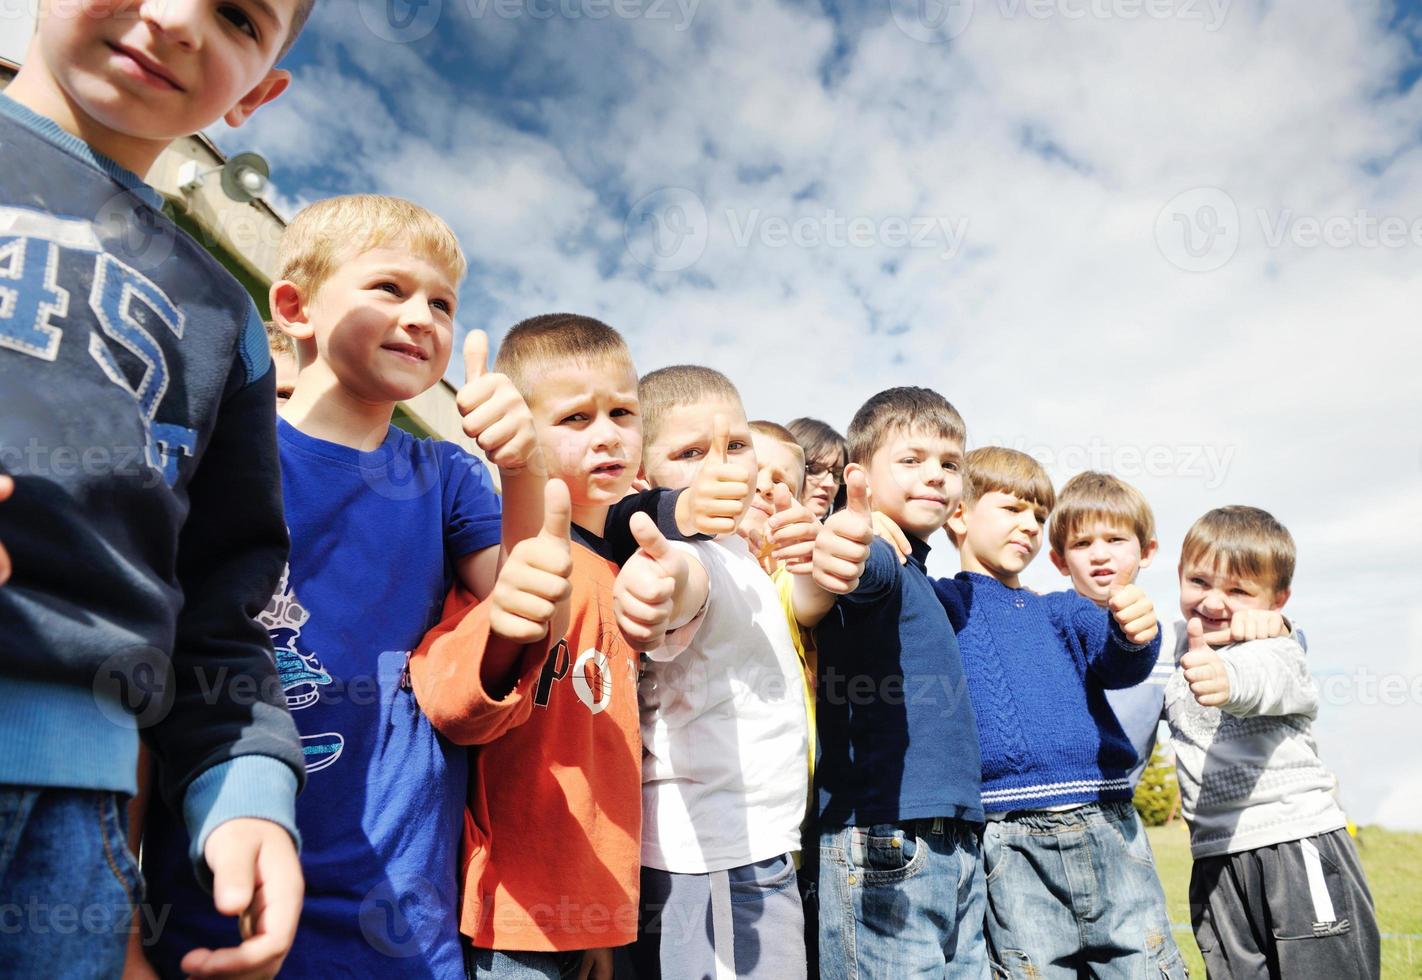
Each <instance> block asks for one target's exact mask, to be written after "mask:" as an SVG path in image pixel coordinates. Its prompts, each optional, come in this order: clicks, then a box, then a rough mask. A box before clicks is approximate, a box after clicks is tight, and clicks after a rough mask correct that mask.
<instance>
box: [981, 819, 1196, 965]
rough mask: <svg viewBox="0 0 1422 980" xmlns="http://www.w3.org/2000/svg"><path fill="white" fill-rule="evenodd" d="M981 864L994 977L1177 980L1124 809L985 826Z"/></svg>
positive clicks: (1135, 829) (1151, 877) (1148, 873)
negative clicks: (984, 873) (1162, 979)
mask: <svg viewBox="0 0 1422 980" xmlns="http://www.w3.org/2000/svg"><path fill="white" fill-rule="evenodd" d="M983 861H984V864H985V865H986V867H987V891H988V917H987V936H988V945H989V947H990V948H991V950H992V954H993V959H994V961H995V965H996V967H997V969H998V970H999V971H1000V975H1001V976H1003V977H1033V978H1041V980H1052V978H1062V980H1065V978H1070V980H1076V978H1077V977H1079V976H1090V977H1099V978H1118V977H1119V978H1122V980H1127V978H1129V980H1137V978H1141V977H1152V978H1160V977H1169V978H1171V980H1184V978H1185V967H1184V965H1183V963H1182V961H1181V959H1180V950H1179V948H1178V947H1177V946H1176V945H1175V939H1174V938H1173V937H1172V936H1171V933H1170V916H1169V914H1168V913H1167V912H1166V909H1165V893H1164V892H1163V891H1161V888H1160V879H1159V877H1157V875H1156V873H1155V858H1154V857H1153V856H1152V854H1151V850H1150V841H1149V840H1147V839H1146V834H1145V828H1144V827H1143V826H1142V825H1141V821H1140V817H1138V816H1137V815H1136V810H1135V807H1133V806H1132V805H1131V804H1130V803H1129V802H1125V801H1121V802H1115V803H1099V804H1098V803H1089V804H1087V805H1085V806H1080V807H1076V808H1075V809H1071V810H1063V811H1060V812H1056V813H1053V812H1050V811H1045V810H1023V811H1019V812H1016V813H1012V814H1009V815H1008V816H1007V817H1006V818H1005V819H1002V820H994V821H990V822H989V823H988V825H987V829H986V830H985V831H984V832H983Z"/></svg>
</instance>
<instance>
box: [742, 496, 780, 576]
mask: <svg viewBox="0 0 1422 980" xmlns="http://www.w3.org/2000/svg"><path fill="white" fill-rule="evenodd" d="M769 521H770V518H769V517H767V516H766V514H765V512H764V511H763V510H760V509H759V508H757V507H752V508H751V509H750V510H748V511H746V516H745V517H742V518H741V523H740V524H738V525H736V533H737V534H739V535H740V536H741V537H742V538H744V539H745V542H746V547H747V548H748V549H750V553H751V556H752V557H753V558H755V560H756V561H758V562H759V563H760V567H761V568H762V569H764V570H765V573H766V574H767V575H769V574H771V573H772V572H774V571H775V562H774V561H773V560H772V559H771V557H770V547H771V544H770V528H769V527H768V526H767V525H768V522H769Z"/></svg>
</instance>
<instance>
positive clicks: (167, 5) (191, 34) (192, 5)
mask: <svg viewBox="0 0 1422 980" xmlns="http://www.w3.org/2000/svg"><path fill="white" fill-rule="evenodd" d="M206 6H207V4H206V3H204V2H203V0H143V3H142V4H140V6H139V9H138V15H139V16H140V17H142V18H143V20H144V22H146V23H147V24H148V27H149V30H151V31H153V33H154V34H157V35H158V36H159V37H160V38H161V39H162V40H164V41H166V42H167V43H168V44H175V45H177V46H179V47H183V48H194V49H195V48H197V47H198V46H199V43H200V40H201V38H202V30H201V27H200V19H201V17H202V16H203V15H204V14H205V13H206V10H205V8H206Z"/></svg>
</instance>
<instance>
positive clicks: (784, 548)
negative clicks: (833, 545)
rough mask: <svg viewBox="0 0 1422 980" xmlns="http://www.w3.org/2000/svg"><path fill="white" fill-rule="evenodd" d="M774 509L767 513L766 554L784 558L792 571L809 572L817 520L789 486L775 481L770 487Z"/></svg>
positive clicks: (799, 573) (810, 571)
mask: <svg viewBox="0 0 1422 980" xmlns="http://www.w3.org/2000/svg"><path fill="white" fill-rule="evenodd" d="M770 502H771V504H772V506H774V508H775V513H774V514H771V515H770V519H769V521H767V528H768V530H769V532H770V549H771V550H770V557H771V558H773V559H774V560H775V561H777V562H784V563H785V569H786V571H788V572H790V573H791V574H793V575H809V574H811V573H812V572H813V571H814V558H815V539H816V538H818V537H819V534H820V522H819V521H818V520H816V519H815V515H814V513H813V512H811V510H810V508H808V507H806V506H805V505H804V504H802V503H801V502H800V501H798V500H796V499H795V496H794V494H792V493H791V492H790V488H789V487H787V486H786V485H785V484H783V483H777V484H775V487H774V488H773V489H772V490H771V491H770Z"/></svg>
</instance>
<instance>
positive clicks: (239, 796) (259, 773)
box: [183, 755, 301, 891]
mask: <svg viewBox="0 0 1422 980" xmlns="http://www.w3.org/2000/svg"><path fill="white" fill-rule="evenodd" d="M238 817H254V818H257V819H259V820H270V821H271V822H272V823H274V824H277V825H278V826H279V827H281V828H282V829H283V830H285V831H286V832H287V833H288V834H290V835H291V839H292V841H293V842H294V843H295V844H296V849H297V851H298V852H299V851H300V850H301V835H300V834H299V833H298V832H297V830H296V773H294V772H292V771H291V769H290V768H289V767H288V766H287V765H286V763H284V762H282V761H280V760H278V759H274V758H271V757H269V756H264V755H244V756H239V757H238V758H236V759H229V760H227V761H226V762H223V763H219V764H218V765H215V766H213V767H212V768H211V769H208V770H206V771H204V772H203V773H202V774H201V775H200V776H198V777H197V778H196V779H194V780H193V781H192V783H191V784H190V785H189V786H188V792H187V795H186V797H184V799H183V820H184V822H185V823H186V824H187V826H188V834H189V836H190V838H191V840H192V848H191V850H189V852H188V857H189V859H190V860H191V861H192V862H193V870H194V871H195V872H196V874H197V879H198V882H199V883H201V885H202V886H203V888H205V889H207V890H208V891H211V890H212V870H211V869H210V868H209V867H208V866H207V860H206V859H205V858H204V857H203V847H204V846H205V845H206V844H207V838H208V836H209V835H210V834H211V833H212V832H213V831H214V830H216V829H217V828H218V826H219V825H221V824H223V823H226V822H227V821H228V820H235V819H237V818H238Z"/></svg>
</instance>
